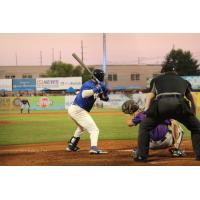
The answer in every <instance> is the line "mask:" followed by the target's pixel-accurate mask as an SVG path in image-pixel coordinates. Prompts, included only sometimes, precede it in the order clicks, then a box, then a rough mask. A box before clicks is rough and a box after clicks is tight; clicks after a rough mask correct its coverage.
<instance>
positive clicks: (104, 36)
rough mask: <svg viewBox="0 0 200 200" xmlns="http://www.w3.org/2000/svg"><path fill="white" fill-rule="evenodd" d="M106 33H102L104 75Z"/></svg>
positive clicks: (103, 67) (104, 68) (104, 69)
mask: <svg viewBox="0 0 200 200" xmlns="http://www.w3.org/2000/svg"><path fill="white" fill-rule="evenodd" d="M106 64H107V63H106V33H103V66H102V70H103V71H104V73H106Z"/></svg>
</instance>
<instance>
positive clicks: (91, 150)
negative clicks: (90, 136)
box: [89, 149, 108, 154]
mask: <svg viewBox="0 0 200 200" xmlns="http://www.w3.org/2000/svg"><path fill="white" fill-rule="evenodd" d="M89 153H90V154H106V153H108V152H107V151H103V150H99V149H90V151H89Z"/></svg>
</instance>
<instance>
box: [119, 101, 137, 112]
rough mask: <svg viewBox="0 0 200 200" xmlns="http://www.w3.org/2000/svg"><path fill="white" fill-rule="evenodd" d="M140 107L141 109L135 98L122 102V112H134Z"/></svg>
mask: <svg viewBox="0 0 200 200" xmlns="http://www.w3.org/2000/svg"><path fill="white" fill-rule="evenodd" d="M138 109H139V106H138V104H137V103H136V102H135V101H133V100H128V101H125V102H124V103H123V104H122V112H124V113H125V114H133V113H134V112H136V111H137V110H138Z"/></svg>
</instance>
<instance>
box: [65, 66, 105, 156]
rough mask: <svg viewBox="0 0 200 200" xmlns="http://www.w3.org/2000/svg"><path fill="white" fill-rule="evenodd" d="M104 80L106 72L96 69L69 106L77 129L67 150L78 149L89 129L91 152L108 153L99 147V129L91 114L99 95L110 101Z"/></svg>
mask: <svg viewBox="0 0 200 200" xmlns="http://www.w3.org/2000/svg"><path fill="white" fill-rule="evenodd" d="M96 79H97V80H96ZM103 80H104V72H103V71H102V70H100V69H96V70H94V72H93V78H92V79H91V80H89V81H87V82H85V83H84V84H83V85H82V87H81V89H80V92H79V93H78V94H77V96H76V98H75V100H74V102H73V104H72V105H71V106H70V107H69V108H68V114H69V116H70V117H71V118H72V120H73V121H74V122H75V123H76V125H77V129H76V131H75V133H74V136H73V137H72V138H71V139H70V141H69V142H68V146H67V148H66V150H67V151H78V150H79V147H77V144H78V142H79V140H80V137H81V135H82V133H83V132H84V131H87V132H88V133H89V134H90V142H91V148H90V151H89V152H90V153H91V154H100V153H106V152H105V151H102V150H99V149H98V148H97V145H98V136H99V129H98V127H97V125H96V123H95V122H94V120H93V119H92V117H91V115H90V114H89V112H90V110H91V109H92V107H93V105H94V103H95V101H96V99H97V97H100V99H101V100H103V101H108V96H107V93H108V90H107V88H106V86H105V85H104V84H103Z"/></svg>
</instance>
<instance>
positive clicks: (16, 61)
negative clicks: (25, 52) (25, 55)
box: [15, 53, 18, 66]
mask: <svg viewBox="0 0 200 200" xmlns="http://www.w3.org/2000/svg"><path fill="white" fill-rule="evenodd" d="M15 64H16V66H18V56H17V53H15Z"/></svg>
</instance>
